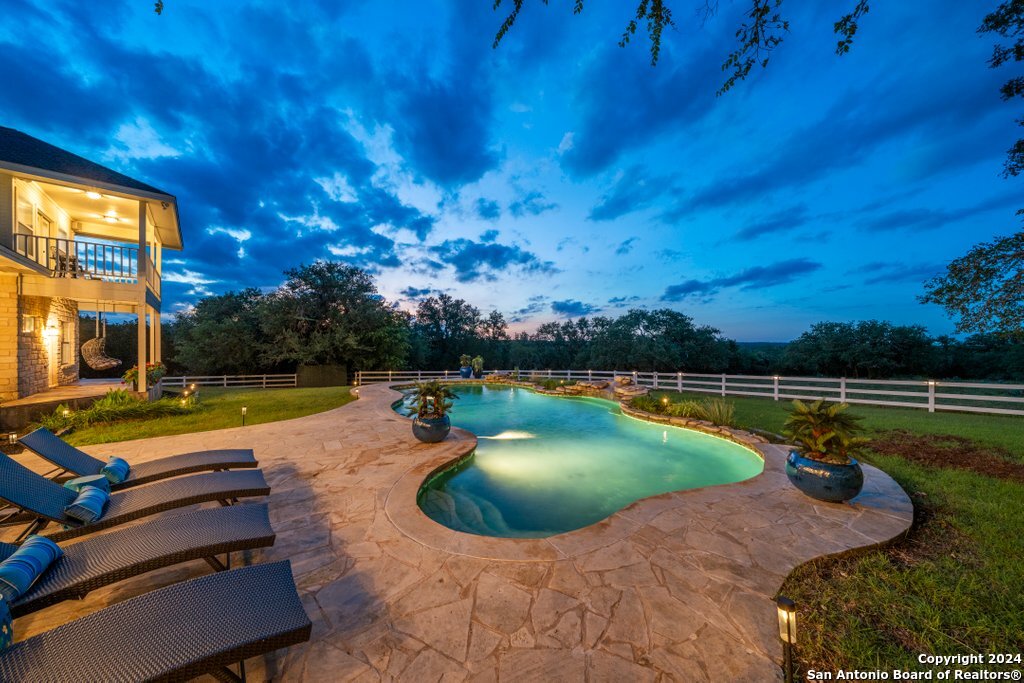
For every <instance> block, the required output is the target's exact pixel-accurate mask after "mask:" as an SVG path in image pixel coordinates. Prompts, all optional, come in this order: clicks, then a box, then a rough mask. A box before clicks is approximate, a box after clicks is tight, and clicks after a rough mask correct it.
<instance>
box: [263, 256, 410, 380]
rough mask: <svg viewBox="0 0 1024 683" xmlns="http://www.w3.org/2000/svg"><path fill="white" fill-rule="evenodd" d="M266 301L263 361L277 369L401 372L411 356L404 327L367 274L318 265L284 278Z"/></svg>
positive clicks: (404, 321) (339, 266)
mask: <svg viewBox="0 0 1024 683" xmlns="http://www.w3.org/2000/svg"><path fill="white" fill-rule="evenodd" d="M285 275H286V276H287V278H288V280H287V281H286V282H285V283H284V284H283V285H282V286H281V287H280V288H279V289H278V290H277V291H276V292H274V293H272V294H270V295H268V296H267V298H266V301H265V305H264V306H263V308H262V311H261V313H262V330H263V332H264V333H265V334H266V335H267V336H268V337H269V340H270V341H269V343H268V344H267V346H266V350H265V352H264V354H263V357H264V359H265V360H266V361H268V362H272V363H277V362H286V363H292V364H303V365H317V364H342V365H345V366H346V367H347V369H348V370H349V371H350V373H351V371H355V370H376V369H389V368H395V367H400V366H401V365H402V364H403V363H404V361H405V359H406V357H407V355H408V351H409V335H408V321H407V318H405V316H403V314H402V313H401V312H400V311H397V310H395V309H394V308H392V307H390V306H388V304H387V302H386V301H385V300H384V297H382V296H381V295H380V294H378V293H377V287H376V285H374V282H373V278H371V277H370V275H369V274H368V273H366V271H364V270H362V269H360V268H357V267H355V266H350V265H347V264H344V263H337V262H332V261H317V262H316V263H314V264H312V265H309V266H300V267H298V268H294V269H292V270H288V271H286V272H285Z"/></svg>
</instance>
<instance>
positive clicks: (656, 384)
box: [654, 370, 658, 391]
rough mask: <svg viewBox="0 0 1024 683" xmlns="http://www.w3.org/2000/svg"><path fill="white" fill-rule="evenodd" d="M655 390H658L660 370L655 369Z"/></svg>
mask: <svg viewBox="0 0 1024 683" xmlns="http://www.w3.org/2000/svg"><path fill="white" fill-rule="evenodd" d="M654 390H655V391H657V390H658V371H657V370H655V371H654Z"/></svg>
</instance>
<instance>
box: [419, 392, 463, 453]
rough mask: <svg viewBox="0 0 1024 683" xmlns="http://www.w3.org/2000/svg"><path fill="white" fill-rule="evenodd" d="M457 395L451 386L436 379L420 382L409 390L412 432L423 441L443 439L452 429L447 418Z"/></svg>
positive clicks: (433, 441) (429, 441)
mask: <svg viewBox="0 0 1024 683" xmlns="http://www.w3.org/2000/svg"><path fill="white" fill-rule="evenodd" d="M457 398H458V396H457V395H456V394H455V392H454V391H452V390H451V387H447V386H445V385H443V384H441V383H440V382H438V381H437V380H434V381H432V382H420V383H419V384H417V385H416V386H415V388H414V389H413V390H412V391H410V392H409V400H410V403H411V406H410V409H409V414H410V415H413V416H414V417H413V420H412V433H413V436H415V437H416V438H417V439H419V440H420V441H422V442H423V443H437V442H438V441H443V440H444V438H445V437H446V436H448V432H450V431H451V429H452V422H451V420H450V419H449V418H448V411H449V410H451V407H452V401H453V400H455V399H457Z"/></svg>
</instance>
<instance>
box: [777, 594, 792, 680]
mask: <svg viewBox="0 0 1024 683" xmlns="http://www.w3.org/2000/svg"><path fill="white" fill-rule="evenodd" d="M775 606H776V608H777V609H778V615H779V639H780V640H781V641H782V660H783V661H782V667H783V671H784V672H785V674H786V683H793V646H794V645H796V603H795V602H793V601H792V600H790V599H789V598H787V597H786V596H784V595H780V596H779V597H778V599H777V600H776V601H775Z"/></svg>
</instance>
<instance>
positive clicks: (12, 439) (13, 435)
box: [7, 432, 18, 446]
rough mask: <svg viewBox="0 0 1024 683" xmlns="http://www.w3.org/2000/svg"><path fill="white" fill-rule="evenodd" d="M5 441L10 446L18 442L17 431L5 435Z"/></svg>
mask: <svg viewBox="0 0 1024 683" xmlns="http://www.w3.org/2000/svg"><path fill="white" fill-rule="evenodd" d="M7 443H9V444H11V445H12V446H13V445H14V444H16V443H18V432H10V433H9V434H8V435H7Z"/></svg>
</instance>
